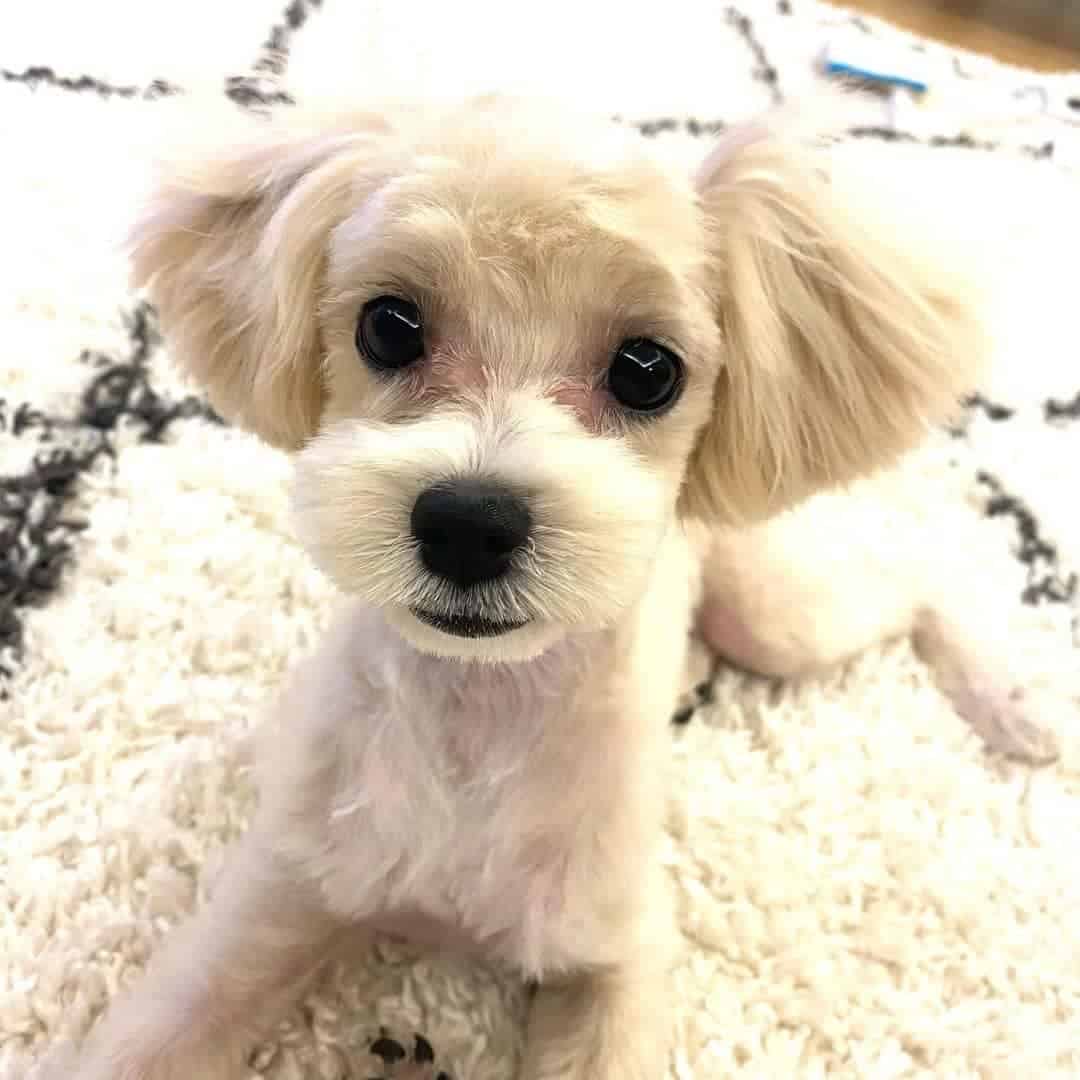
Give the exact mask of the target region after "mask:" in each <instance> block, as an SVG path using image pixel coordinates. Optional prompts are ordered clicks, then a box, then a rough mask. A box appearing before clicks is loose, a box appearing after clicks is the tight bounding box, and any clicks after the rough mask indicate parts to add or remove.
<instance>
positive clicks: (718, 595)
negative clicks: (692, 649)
mask: <svg viewBox="0 0 1080 1080" xmlns="http://www.w3.org/2000/svg"><path fill="white" fill-rule="evenodd" d="M826 509H827V511H828V512H827V513H818V512H816V511H815V510H814V509H813V508H811V509H810V512H809V513H807V512H806V511H802V510H800V511H798V512H796V513H794V514H790V515H785V517H784V518H782V519H777V520H774V521H771V522H768V523H765V524H763V525H759V526H755V527H754V528H752V529H748V530H745V531H741V532H738V533H725V534H722V535H718V536H717V538H716V542H715V545H714V547H713V549H712V551H711V553H710V555H709V557H708V559H707V561H706V564H705V571H704V578H703V580H704V589H703V602H702V605H701V607H700V609H699V612H698V619H697V629H698V633H699V634H700V635H701V636H702V638H703V639H704V640H705V642H706V643H707V644H708V645H709V646H710V648H712V649H713V650H714V651H715V652H716V653H717V654H719V655H720V656H721V657H722V658H724V659H725V660H727V661H729V662H731V663H732V664H734V665H735V666H737V667H740V668H743V669H745V670H748V671H752V672H755V673H757V674H760V675H765V676H771V677H775V678H783V679H791V678H802V677H806V676H812V675H814V674H816V673H819V672H821V671H823V670H827V669H828V668H831V667H834V666H836V665H839V664H842V663H844V662H846V661H848V660H850V659H852V658H854V657H855V656H857V655H858V654H859V653H861V652H864V651H865V650H866V649H869V648H871V647H872V646H874V645H875V644H878V643H879V642H882V641H886V640H890V639H895V638H900V637H904V636H910V637H911V639H912V642H913V645H914V647H915V650H916V653H917V654H918V656H919V657H920V658H921V659H922V660H923V662H924V663H926V664H927V666H928V667H929V668H930V670H931V672H932V673H933V675H934V678H935V682H936V683H937V684H938V685H939V686H940V688H941V690H942V691H943V692H944V693H945V695H946V696H947V697H948V698H949V699H950V700H951V702H952V703H953V706H954V708H955V709H956V711H957V713H958V714H959V715H960V716H961V717H962V718H963V719H964V720H965V721H966V722H967V723H968V724H969V725H970V726H971V728H972V729H973V730H974V731H975V732H976V733H977V734H978V735H979V737H980V738H981V739H983V741H984V742H985V743H986V744H987V746H989V747H990V748H991V749H993V750H996V751H999V752H1001V753H1003V754H1006V755H1008V756H1010V757H1015V758H1019V759H1022V760H1024V761H1028V762H1034V763H1041V762H1045V761H1049V760H1052V759H1053V758H1054V757H1055V756H1056V754H1057V747H1056V738H1055V735H1054V732H1053V730H1052V724H1050V723H1049V722H1048V721H1049V717H1047V716H1044V715H1042V712H1043V711H1044V710H1045V709H1047V708H1050V707H1052V706H1051V705H1050V704H1049V703H1047V702H1043V701H1040V700H1036V697H1035V696H1033V695H1032V693H1030V692H1028V691H1026V690H1025V685H1027V680H1025V679H1023V678H1022V676H1021V675H1020V673H1019V672H1018V671H1017V670H1016V669H1017V664H1016V662H1015V661H1014V660H1013V659H1012V656H1011V655H1010V650H1009V649H1008V648H1007V647H1006V644H1005V642H1004V641H1003V640H1002V635H1003V634H1004V632H1005V630H1004V628H1005V626H1007V625H1008V623H1009V621H1010V620H1009V610H1008V604H1007V602H1006V601H1005V600H1004V599H1003V598H1002V597H1001V596H1000V595H999V593H998V591H996V590H995V588H994V587H993V585H992V584H991V585H990V587H989V588H988V587H987V583H986V582H985V581H983V580H982V578H981V576H980V575H979V574H977V573H973V571H972V569H971V568H970V567H966V568H965V567H964V566H963V565H962V561H961V560H956V559H951V560H950V559H946V558H944V557H940V558H939V556H940V553H939V552H938V553H936V548H931V549H927V537H926V535H925V531H924V530H921V529H918V528H913V527H912V528H909V527H908V523H906V522H905V520H904V518H903V515H897V516H894V517H893V519H892V520H891V521H890V522H889V528H888V529H885V528H882V527H879V526H875V525H874V514H875V513H881V512H882V511H880V510H875V508H874V507H873V506H872V505H871V506H869V507H866V508H862V507H855V508H852V507H851V506H849V505H845V504H843V503H840V502H839V501H835V502H833V503H832V505H830V506H827V507H826ZM867 511H869V512H867Z"/></svg>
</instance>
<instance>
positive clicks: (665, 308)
mask: <svg viewBox="0 0 1080 1080" xmlns="http://www.w3.org/2000/svg"><path fill="white" fill-rule="evenodd" d="M241 122H242V123H243V124H244V125H246V126H248V127H250V128H251V130H245V131H243V132H240V133H238V134H233V133H230V134H229V135H228V136H226V135H224V134H223V135H222V137H221V138H220V140H219V141H218V144H217V146H216V148H215V150H214V151H213V152H211V153H209V154H203V155H194V156H187V157H181V158H180V161H179V165H178V166H176V167H173V168H171V169H170V170H169V172H168V173H167V174H166V175H165V176H164V178H163V179H162V180H161V182H160V183H159V185H158V186H157V188H156V189H155V193H154V195H153V198H152V200H151V202H150V204H149V206H148V208H147V210H146V212H145V213H144V214H143V216H142V218H141V220H140V221H139V223H138V225H137V228H136V230H135V234H134V257H135V267H136V275H137V279H138V280H139V281H140V282H148V283H149V284H150V286H151V295H152V298H153V300H154V301H155V303H156V304H157V305H158V308H159V310H160V314H161V319H162V323H163V328H164V330H165V332H166V334H167V335H168V337H169V339H170V342H171V346H172V348H173V350H174V352H175V354H176V356H177V357H178V358H179V360H180V361H181V362H182V364H183V365H184V366H186V367H187V368H188V369H189V370H190V371H191V372H193V373H194V374H195V376H196V377H197V378H198V379H199V380H200V381H201V382H202V383H203V384H204V385H205V386H206V388H207V389H208V391H209V394H210V396H211V399H212V400H213V402H214V403H215V405H216V406H217V407H218V409H219V410H220V411H221V412H222V413H223V414H224V415H225V416H227V417H229V418H231V419H234V420H236V421H238V422H240V423H242V424H243V425H245V426H247V427H249V428H250V429H251V430H253V431H254V432H256V433H257V434H258V435H259V436H261V437H262V438H263V439H265V440H266V441H267V442H269V443H271V444H273V445H275V446H278V447H282V448H284V449H286V450H289V451H292V452H294V453H295V456H296V466H297V468H296V480H295V505H296V509H297V515H298V521H299V526H300V532H301V536H302V538H303V540H304V542H305V543H306V544H307V546H308V547H309V549H310V550H311V552H312V554H313V556H314V557H315V559H316V560H317V561H318V563H319V564H320V565H321V566H322V567H323V568H324V569H325V570H326V571H327V573H328V574H329V575H330V576H331V577H332V578H333V579H334V580H335V581H336V582H337V583H338V584H339V585H340V586H341V587H342V588H343V589H345V590H346V591H348V592H351V593H355V594H358V595H359V596H361V597H363V598H365V599H366V600H368V601H369V602H371V603H372V604H375V605H379V606H380V607H382V608H384V609H385V610H386V612H387V614H388V616H389V617H390V619H391V621H392V622H393V624H394V625H395V626H396V627H397V628H398V629H399V630H400V632H401V633H402V634H403V635H404V636H405V637H406V638H407V639H409V640H410V641H412V642H413V643H414V644H415V645H417V646H418V647H420V648H423V649H426V650H429V651H434V652H437V653H441V654H447V655H456V656H461V657H473V658H486V659H514V658H524V657H527V656H530V655H534V654H536V653H537V652H538V651H540V650H541V649H543V648H544V647H545V646H547V645H549V644H550V643H552V642H553V641H554V640H556V639H557V638H559V637H560V636H562V635H564V634H565V633H567V632H568V631H570V630H573V629H577V628H581V629H587V628H598V627H602V626H604V625H607V624H610V623H611V622H613V621H614V620H616V619H617V618H618V617H619V615H620V614H621V613H622V612H624V611H625V610H626V609H627V608H628V607H629V606H630V605H632V604H633V602H634V601H635V599H636V598H637V597H638V596H639V595H640V594H641V592H642V589H643V587H644V584H645V582H646V580H647V578H648V575H649V574H650V571H651V568H652V564H653V562H654V560H655V558H656V557H657V554H658V552H659V550H660V547H661V541H662V539H663V537H664V534H665V532H666V530H668V529H670V528H672V527H675V526H676V525H677V522H678V521H679V519H680V517H683V516H694V517H699V518H705V519H708V520H713V521H717V522H723V523H728V524H733V523H738V522H741V521H749V520H753V519H755V518H760V517H762V516H764V515H766V514H771V513H775V512H777V511H779V510H781V509H783V508H784V507H786V506H789V505H791V504H792V503H794V502H796V501H798V500H800V499H802V498H804V497H805V496H807V495H809V494H810V493H812V492H813V491H815V490H817V489H819V488H821V487H824V486H827V485H833V484H838V483H843V482H845V481H847V480H849V479H851V478H853V477H854V476H856V475H858V474H860V473H863V472H865V471H867V470H869V469H872V468H874V467H876V466H878V465H880V464H883V463H885V462H887V461H889V460H890V459H892V458H894V457H895V456H896V455H897V454H898V453H899V452H901V451H902V450H904V449H906V448H907V447H908V446H910V445H911V444H912V442H914V441H915V440H916V439H917V438H918V436H919V434H920V433H921V431H922V430H923V429H924V427H925V425H926V423H927V422H928V421H931V420H936V419H938V418H940V416H942V415H943V414H944V413H945V412H946V411H947V409H948V408H949V407H950V406H951V405H952V403H953V402H954V401H955V399H956V397H957V395H958V394H959V393H960V392H961V391H962V390H964V389H966V388H967V382H968V378H969V374H970V371H971V358H972V356H973V352H974V350H973V337H972V336H973V334H974V332H975V324H974V321H973V318H972V316H971V312H970V310H969V308H968V306H967V305H965V304H964V303H963V302H962V301H961V300H960V298H959V297H958V296H957V295H955V294H954V292H953V291H952V289H951V287H950V286H948V285H947V284H946V280H947V279H946V278H945V277H944V276H943V274H942V271H941V269H940V268H939V267H937V266H933V265H928V264H927V263H926V261H924V260H921V259H919V258H918V257H917V256H912V255H910V254H908V253H906V252H905V249H904V248H903V247H901V245H899V244H897V243H895V242H894V241H893V239H891V238H890V237H889V235H888V233H887V230H886V231H884V232H882V231H878V232H874V231H873V230H872V229H869V228H865V227H864V226H863V225H862V223H861V221H860V219H859V217H858V215H855V214H853V213H851V212H850V211H849V208H848V207H846V205H845V204H844V202H843V200H842V199H840V198H838V197H837V194H836V192H835V190H834V189H833V187H832V185H831V184H830V180H829V177H828V176H827V175H826V174H825V173H823V172H822V171H821V169H820V166H819V162H818V161H817V159H816V157H815V153H816V151H814V150H813V149H812V148H810V147H809V146H807V145H806V144H804V143H802V142H800V141H799V140H796V139H791V138H788V137H785V136H783V135H781V134H779V133H778V132H776V131H775V130H773V129H772V128H771V127H769V126H762V127H760V128H753V129H749V128H748V129H746V130H745V131H740V132H736V133H734V134H732V135H730V136H728V137H727V139H726V140H725V141H724V142H723V143H722V144H721V145H720V146H718V147H717V148H716V149H715V150H714V151H713V153H712V155H711V156H710V157H709V158H708V159H707V160H706V161H705V162H704V164H703V165H702V167H701V168H700V169H699V170H698V171H697V173H696V174H692V175H681V174H680V173H678V172H677V171H675V170H673V169H672V168H670V167H663V166H661V165H660V164H658V163H656V162H655V161H654V160H653V159H652V158H651V157H650V155H649V154H648V153H647V150H648V147H647V146H646V144H645V142H644V141H643V140H641V139H640V137H638V136H637V135H636V134H635V133H633V132H630V131H626V130H624V129H620V128H618V127H616V126H615V125H613V124H601V123H596V124H591V123H589V122H582V123H578V122H577V121H576V120H575V119H573V118H568V117H565V116H560V117H559V118H558V119H557V121H556V122H555V123H553V122H552V117H551V115H550V113H549V111H548V110H547V109H546V108H544V107H534V106H526V105H524V104H522V103H516V102H505V101H501V100H495V99H484V100H480V101H473V102H469V103H468V104H466V105H464V106H461V107H459V108H456V109H453V110H450V111H447V112H441V113H440V114H438V115H432V114H429V113H424V112H421V111H419V110H408V109H402V110H397V111H395V112H387V113H385V114H380V115H376V116H372V115H363V116H361V115H349V114H338V115H334V116H318V117H316V116H312V115H309V114H307V113H302V112H299V111H297V112H296V113H295V114H294V115H293V116H291V117H289V118H288V120H287V121H285V122H283V121H281V120H277V121H275V122H262V121H259V120H257V119H254V118H250V119H244V120H243V121H241Z"/></svg>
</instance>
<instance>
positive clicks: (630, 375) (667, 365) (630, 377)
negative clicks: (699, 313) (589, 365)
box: [608, 338, 683, 413]
mask: <svg viewBox="0 0 1080 1080" xmlns="http://www.w3.org/2000/svg"><path fill="white" fill-rule="evenodd" d="M682 381H683V366H682V361H681V360H680V359H679V358H678V357H677V356H676V355H675V354H674V353H673V352H672V351H671V350H670V349H666V348H665V347H664V346H663V345H658V344H657V343H656V342H655V341H650V340H649V339H648V338H631V339H630V340H629V341H624V342H623V343H622V344H621V345H620V346H619V347H618V348H617V349H616V350H615V355H614V356H613V357H612V358H611V367H610V368H608V389H610V390H611V394H612V397H614V398H615V400H616V401H617V402H618V403H619V404H620V405H622V406H624V407H625V408H627V409H632V410H633V411H634V412H639V413H656V412H659V411H660V410H661V409H663V408H665V407H666V406H668V405H670V404H671V403H672V402H673V401H674V400H675V399H676V398H677V397H678V396H679V391H680V390H682Z"/></svg>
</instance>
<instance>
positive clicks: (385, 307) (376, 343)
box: [356, 296, 424, 371]
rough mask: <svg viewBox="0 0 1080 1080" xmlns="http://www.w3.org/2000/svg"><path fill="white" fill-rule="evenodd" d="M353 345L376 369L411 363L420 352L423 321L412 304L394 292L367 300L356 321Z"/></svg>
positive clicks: (386, 369)
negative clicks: (354, 342) (394, 294)
mask: <svg viewBox="0 0 1080 1080" xmlns="http://www.w3.org/2000/svg"><path fill="white" fill-rule="evenodd" d="M356 346H357V348H358V349H359V350H360V352H361V353H362V354H363V355H364V356H365V357H366V359H367V361H368V363H370V364H371V366H372V367H374V368H378V369H379V370H380V371H397V370H398V369H399V368H403V367H408V366H409V364H412V363H415V362H416V361H417V360H419V359H420V357H421V356H423V355H424V324H423V322H422V321H421V319H420V312H419V311H418V310H417V307H416V305H415V304H412V303H410V302H409V301H408V300H402V299H401V298H400V297H398V296H377V297H376V298H375V299H374V300H370V301H368V303H366V304H365V305H364V310H363V311H362V312H360V320H359V322H358V323H357V324H356Z"/></svg>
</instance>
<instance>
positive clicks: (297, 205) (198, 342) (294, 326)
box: [130, 113, 376, 449]
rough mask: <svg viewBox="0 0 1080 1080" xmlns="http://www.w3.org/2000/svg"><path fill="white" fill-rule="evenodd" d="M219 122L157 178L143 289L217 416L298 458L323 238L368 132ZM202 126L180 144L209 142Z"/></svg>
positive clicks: (315, 380) (315, 339) (134, 244)
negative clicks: (199, 133)
mask: <svg viewBox="0 0 1080 1080" xmlns="http://www.w3.org/2000/svg"><path fill="white" fill-rule="evenodd" d="M212 116H213V121H212V123H213V126H212V129H211V131H210V137H209V140H208V143H209V145H204V146H199V147H198V148H191V147H187V148H183V149H181V148H180V147H177V146H173V147H172V148H171V151H170V160H169V162H167V163H164V164H163V165H162V166H161V167H160V169H159V173H160V175H159V176H158V177H157V178H156V180H155V182H154V184H153V187H152V191H151V194H150V197H149V199H148V200H147V203H146V205H145V207H144V208H143V210H142V213H141V214H140V216H139V218H138V220H137V222H136V224H135V226H134V228H133V230H132V233H131V238H130V247H131V252H132V259H133V265H134V280H135V284H136V285H137V286H144V285H145V286H148V290H149V295H150V299H151V301H152V302H153V303H154V304H155V306H156V307H157V309H158V312H159V315H160V318H161V324H162V330H163V332H164V333H165V335H166V338H167V340H168V342H169V345H170V347H171V349H172V351H173V355H174V357H175V359H176V360H177V361H178V362H179V364H180V365H181V366H182V367H184V368H186V369H187V370H188V371H189V372H190V373H191V374H192V375H193V376H194V377H195V378H196V379H197V380H198V381H199V382H200V383H201V384H202V385H203V386H204V387H205V389H206V390H207V392H208V394H209V397H210V400H211V402H212V403H213V404H214V406H215V408H217V409H218V411H219V412H221V413H222V415H223V416H225V417H226V418H228V419H230V420H232V421H235V422H236V423H238V424H240V425H242V426H244V427H246V428H248V429H249V430H251V431H254V432H255V433H256V434H257V435H259V436H260V437H261V438H262V439H264V440H265V441H266V442H268V443H270V444H271V445H274V446H278V447H281V448H283V449H296V448H297V447H299V446H301V445H302V444H303V442H304V441H305V440H306V439H307V438H309V437H310V436H311V435H312V434H314V432H315V430H316V427H317V425H318V421H319V416H320V412H321V409H322V404H323V395H324V389H323V381H322V373H321V370H320V369H321V346H320V342H319V335H318V326H317V321H316V308H317V305H318V301H319V294H320V290H321V287H322V282H323V276H324V263H325V251H326V243H327V236H328V233H329V231H330V229H331V228H332V227H333V226H334V225H335V224H337V222H338V221H339V220H340V219H341V217H342V216H343V215H344V213H345V212H346V211H347V206H348V204H349V202H350V200H351V199H352V198H354V197H355V195H354V185H357V186H358V173H361V172H362V171H363V169H364V168H365V167H370V161H371V157H372V140H373V138H375V137H376V136H373V134H372V132H371V127H372V125H371V123H370V118H368V121H369V122H368V123H367V124H366V125H365V126H363V127H361V129H360V130H359V131H358V130H355V129H354V130H352V131H350V130H349V126H348V125H344V124H343V125H341V126H338V127H337V128H336V129H331V132H332V133H330V134H328V133H327V128H326V127H322V128H321V130H320V126H319V125H318V124H315V123H313V122H312V121H311V120H310V119H307V120H301V121H296V120H294V119H292V118H289V119H288V120H287V121H285V122H284V123H283V122H282V121H281V120H280V119H276V120H274V121H268V120H266V119H263V118H260V117H255V116H248V115H242V114H239V113H235V114H234V113H229V114H223V115H218V114H217V113H214V114H212ZM199 119H201V117H192V116H190V115H189V117H188V120H187V126H186V130H187V131H188V132H190V131H192V130H193V129H194V128H195V127H196V126H198V127H199V128H200V129H202V130H205V125H202V124H198V120H199ZM193 120H194V121H195V122H196V123H195V124H193V123H192V121H193ZM354 127H355V126H354Z"/></svg>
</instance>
